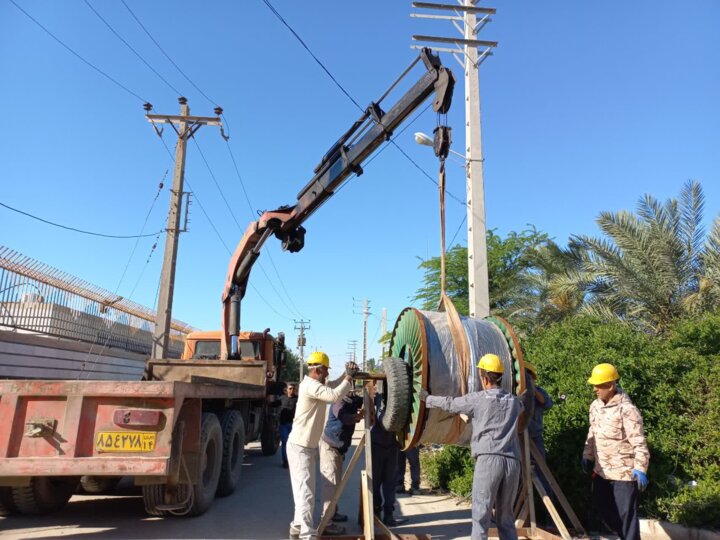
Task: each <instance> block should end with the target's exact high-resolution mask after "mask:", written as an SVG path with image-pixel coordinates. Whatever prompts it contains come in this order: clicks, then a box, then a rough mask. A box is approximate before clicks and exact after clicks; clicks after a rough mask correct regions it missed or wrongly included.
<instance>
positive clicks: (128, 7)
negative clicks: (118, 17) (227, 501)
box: [120, 0, 217, 105]
mask: <svg viewBox="0 0 720 540" xmlns="http://www.w3.org/2000/svg"><path fill="white" fill-rule="evenodd" d="M120 1H121V2H122V4H123V6H125V7H126V8H127V10H128V11H129V12H130V15H132V17H133V19H135V21H136V22H137V23H138V24H139V25H140V28H142V29H143V31H144V32H145V34H147V36H148V37H149V38H150V39H151V40H152V42H153V43H154V44H155V46H156V47H157V48H158V49H159V50H160V52H161V53H163V55H165V58H167V59H168V60H169V61H170V63H171V64H172V65H173V66H175V69H177V70H178V72H180V75H182V76H183V77H185V80H187V82H189V83H190V84H191V85H192V86H193V87H194V88H195V90H197V91H198V92H200V94H202V96H203V97H204V98H205V99H207V100H208V101H209V102H210V103H211V104H212V105H217V102H216V101H215V100H214V99H211V98H210V97H209V96H208V95H207V94H206V93H205V92H203V91H202V90H201V89H200V87H199V86H198V85H197V84H195V83H194V82H193V80H192V79H191V78H190V77H188V76H187V75H186V74H185V72H184V71H183V70H182V69H180V66H178V65H177V64H176V63H175V62H174V61H173V59H172V58H170V55H169V54H168V53H166V52H165V49H163V48H162V47H161V46H160V44H159V43H158V42H157V40H156V39H155V38H154V37H153V35H152V34H151V33H150V31H149V30H148V29H147V28H145V25H144V24H143V23H142V22H141V21H140V19H139V18H138V16H137V15H135V13H134V12H133V10H132V9H130V6H128V5H127V4H126V3H125V0H120Z"/></svg>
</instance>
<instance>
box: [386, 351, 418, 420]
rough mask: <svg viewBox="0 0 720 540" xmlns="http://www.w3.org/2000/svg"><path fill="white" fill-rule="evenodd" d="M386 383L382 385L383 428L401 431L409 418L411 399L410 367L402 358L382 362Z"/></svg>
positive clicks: (387, 359) (390, 358) (389, 358)
mask: <svg viewBox="0 0 720 540" xmlns="http://www.w3.org/2000/svg"><path fill="white" fill-rule="evenodd" d="M383 370H384V371H385V377H386V383H385V384H384V385H383V400H384V401H385V415H384V416H383V420H382V424H383V427H384V428H385V429H386V430H387V431H389V432H391V433H396V432H398V431H402V430H403V429H404V428H405V425H406V424H407V422H408V418H409V417H410V408H411V405H412V404H411V398H412V394H411V391H410V388H411V383H410V367H409V366H408V365H407V364H406V363H405V361H404V360H403V359H402V358H392V357H388V358H385V359H384V360H383Z"/></svg>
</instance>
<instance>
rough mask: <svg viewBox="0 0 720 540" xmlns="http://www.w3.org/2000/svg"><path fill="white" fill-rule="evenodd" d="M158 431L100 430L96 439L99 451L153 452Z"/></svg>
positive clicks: (96, 446)
mask: <svg viewBox="0 0 720 540" xmlns="http://www.w3.org/2000/svg"><path fill="white" fill-rule="evenodd" d="M156 436H157V433H155V432H147V431H99V432H98V434H97V438H96V439H95V449H96V450H97V451H98V452H152V451H153V450H155V438H156Z"/></svg>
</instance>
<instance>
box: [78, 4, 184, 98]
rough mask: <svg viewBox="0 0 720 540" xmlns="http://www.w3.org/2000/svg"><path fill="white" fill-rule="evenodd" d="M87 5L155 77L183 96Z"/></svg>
mask: <svg viewBox="0 0 720 540" xmlns="http://www.w3.org/2000/svg"><path fill="white" fill-rule="evenodd" d="M85 5H86V6H87V7H89V8H90V11H92V12H93V13H94V14H95V15H97V18H98V19H100V20H101V21H102V22H103V23H104V24H105V26H107V27H108V29H109V30H110V31H111V32H112V33H113V34H114V35H115V37H116V38H118V39H119V40H120V41H121V42H122V43H123V44H124V45H125V46H126V47H127V48H128V49H130V50H131V51H132V53H133V54H134V55H135V56H137V57H138V58H139V59H140V61H141V62H142V63H143V64H145V65H146V66H147V67H148V69H150V71H152V72H153V73H154V74H155V75H157V76H158V78H159V79H160V80H161V81H162V82H164V83H165V84H166V85H167V86H168V88H170V90H172V91H173V92H175V93H176V94H177V95H178V96H181V95H182V92H180V90H178V89H177V88H175V87H174V86H173V85H172V84H170V83H169V82H168V81H167V79H166V78H165V77H163V76H162V75H160V73H159V72H158V71H157V70H156V69H155V68H154V67H152V66H151V65H150V63H149V62H148V61H147V60H145V58H143V57H142V55H141V54H140V53H139V52H137V51H136V50H135V49H134V48H133V46H132V45H130V44H129V43H128V42H127V41H126V40H125V39H124V38H123V37H122V36H121V35H120V34H119V33H118V32H117V31H116V30H115V29H114V28H113V27H112V25H111V24H110V23H109V22H107V20H105V18H104V17H103V16H102V15H100V13H98V11H97V10H96V9H95V8H94V7H92V5H91V4H90V2H88V0H85Z"/></svg>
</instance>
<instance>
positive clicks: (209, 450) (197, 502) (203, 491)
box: [188, 413, 223, 516]
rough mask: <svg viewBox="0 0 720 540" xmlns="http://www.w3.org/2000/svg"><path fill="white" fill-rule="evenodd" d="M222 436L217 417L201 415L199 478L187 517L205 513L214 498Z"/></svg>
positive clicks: (217, 480) (218, 478)
mask: <svg viewBox="0 0 720 540" xmlns="http://www.w3.org/2000/svg"><path fill="white" fill-rule="evenodd" d="M222 455H223V434H222V428H221V427H220V421H219V420H218V417H217V416H215V415H214V414H212V413H203V415H202V426H201V429H200V478H199V479H198V483H197V484H195V485H194V486H193V498H192V500H193V503H192V506H191V507H190V511H189V512H188V515H190V516H199V515H200V514H204V513H205V512H207V509H208V508H210V505H211V504H212V502H213V499H214V498H215V492H216V491H217V488H218V482H219V481H220V470H221V468H222Z"/></svg>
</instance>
